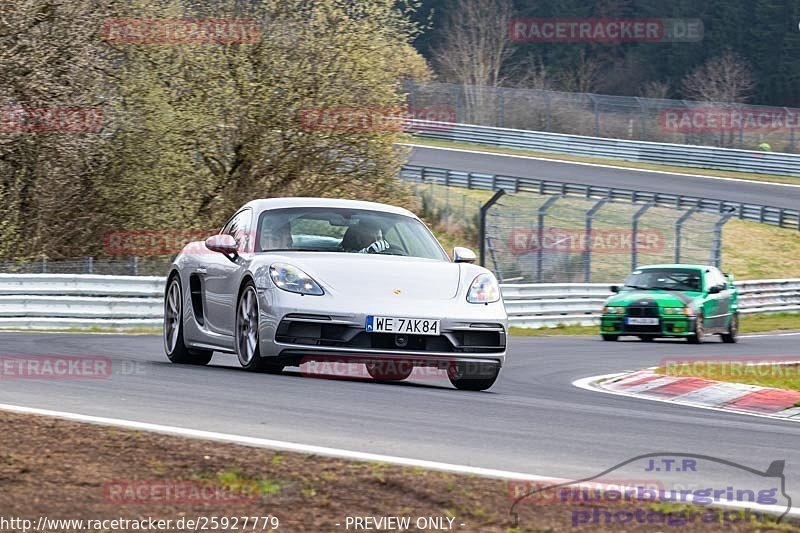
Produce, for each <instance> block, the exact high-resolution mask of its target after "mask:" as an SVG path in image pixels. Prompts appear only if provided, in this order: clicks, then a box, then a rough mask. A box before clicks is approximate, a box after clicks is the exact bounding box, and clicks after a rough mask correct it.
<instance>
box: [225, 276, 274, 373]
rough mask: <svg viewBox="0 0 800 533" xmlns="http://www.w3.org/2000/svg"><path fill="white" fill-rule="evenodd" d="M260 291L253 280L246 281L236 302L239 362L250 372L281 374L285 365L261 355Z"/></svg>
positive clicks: (235, 331)
mask: <svg viewBox="0 0 800 533" xmlns="http://www.w3.org/2000/svg"><path fill="white" fill-rule="evenodd" d="M259 312H260V311H259V307H258V293H257V292H256V286H255V285H254V284H253V282H252V281H247V282H245V284H244V286H243V287H242V290H241V293H240V295H239V301H238V303H237V304H236V321H235V322H236V324H235V328H234V334H235V336H236V356H237V357H238V358H239V364H240V365H242V368H244V369H245V370H247V371H249V372H262V373H266V374H280V373H281V372H283V368H284V365H281V364H278V363H273V362H271V361H270V360H269V359H267V358H263V357H261V349H260V342H259V337H258V322H259Z"/></svg>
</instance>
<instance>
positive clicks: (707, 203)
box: [398, 156, 800, 231]
mask: <svg viewBox="0 0 800 533" xmlns="http://www.w3.org/2000/svg"><path fill="white" fill-rule="evenodd" d="M798 157H800V156H798ZM398 177H400V178H402V179H405V180H408V181H412V182H417V183H436V184H440V185H446V186H450V187H467V188H469V189H484V190H498V189H503V190H505V191H506V192H515V193H516V192H529V193H534V194H547V195H561V196H580V197H582V198H595V199H598V200H599V199H604V198H607V199H609V200H614V201H622V202H630V203H636V204H639V203H650V202H652V203H653V205H656V206H663V207H674V208H678V209H692V208H697V209H698V210H701V211H707V212H712V213H720V214H723V213H732V214H733V216H736V217H738V218H741V219H743V220H751V221H753V222H761V223H763V224H770V225H772V226H780V227H782V228H790V229H796V230H798V231H800V211H798V210H796V209H784V208H782V207H770V206H764V205H755V204H743V203H739V202H728V201H723V200H714V199H711V198H697V197H694V196H684V195H681V194H666V193H660V192H648V191H636V190H631V189H620V188H617V187H600V186H597V185H583V184H579V183H566V182H560V181H549V180H540V179H535V178H523V177H517V176H504V175H500V174H483V173H480V172H463V171H460V170H450V169H446V168H433V167H421V166H415V165H406V166H404V167H403V168H402V170H401V171H400V174H399V175H398Z"/></svg>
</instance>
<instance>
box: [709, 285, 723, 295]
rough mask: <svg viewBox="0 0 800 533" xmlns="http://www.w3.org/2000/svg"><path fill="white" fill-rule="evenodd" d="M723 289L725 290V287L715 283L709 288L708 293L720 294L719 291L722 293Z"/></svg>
mask: <svg viewBox="0 0 800 533" xmlns="http://www.w3.org/2000/svg"><path fill="white" fill-rule="evenodd" d="M723 290H724V289H723V288H722V287H721V286H719V285H714V286H713V287H711V288H709V289H708V294H719V293H721V292H722V291H723Z"/></svg>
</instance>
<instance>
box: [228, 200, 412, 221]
mask: <svg viewBox="0 0 800 533" xmlns="http://www.w3.org/2000/svg"><path fill="white" fill-rule="evenodd" d="M243 207H250V208H252V209H254V210H255V211H263V210H266V209H286V208H292V207H333V208H345V209H362V210H366V211H381V212H384V213H393V214H396V215H405V216H407V217H411V218H418V217H417V215H415V214H414V213H412V212H411V211H409V210H408V209H404V208H402V207H397V206H394V205H389V204H381V203H377V202H365V201H362V200H343V199H339V198H310V197H309V198H306V197H287V198H266V199H260V200H253V201H251V202H248V203H247V204H245V205H244V206H243Z"/></svg>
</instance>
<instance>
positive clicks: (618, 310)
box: [603, 305, 625, 315]
mask: <svg viewBox="0 0 800 533" xmlns="http://www.w3.org/2000/svg"><path fill="white" fill-rule="evenodd" d="M603 314H604V315H624V314H625V306H622V305H607V306H605V307H604V308H603Z"/></svg>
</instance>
